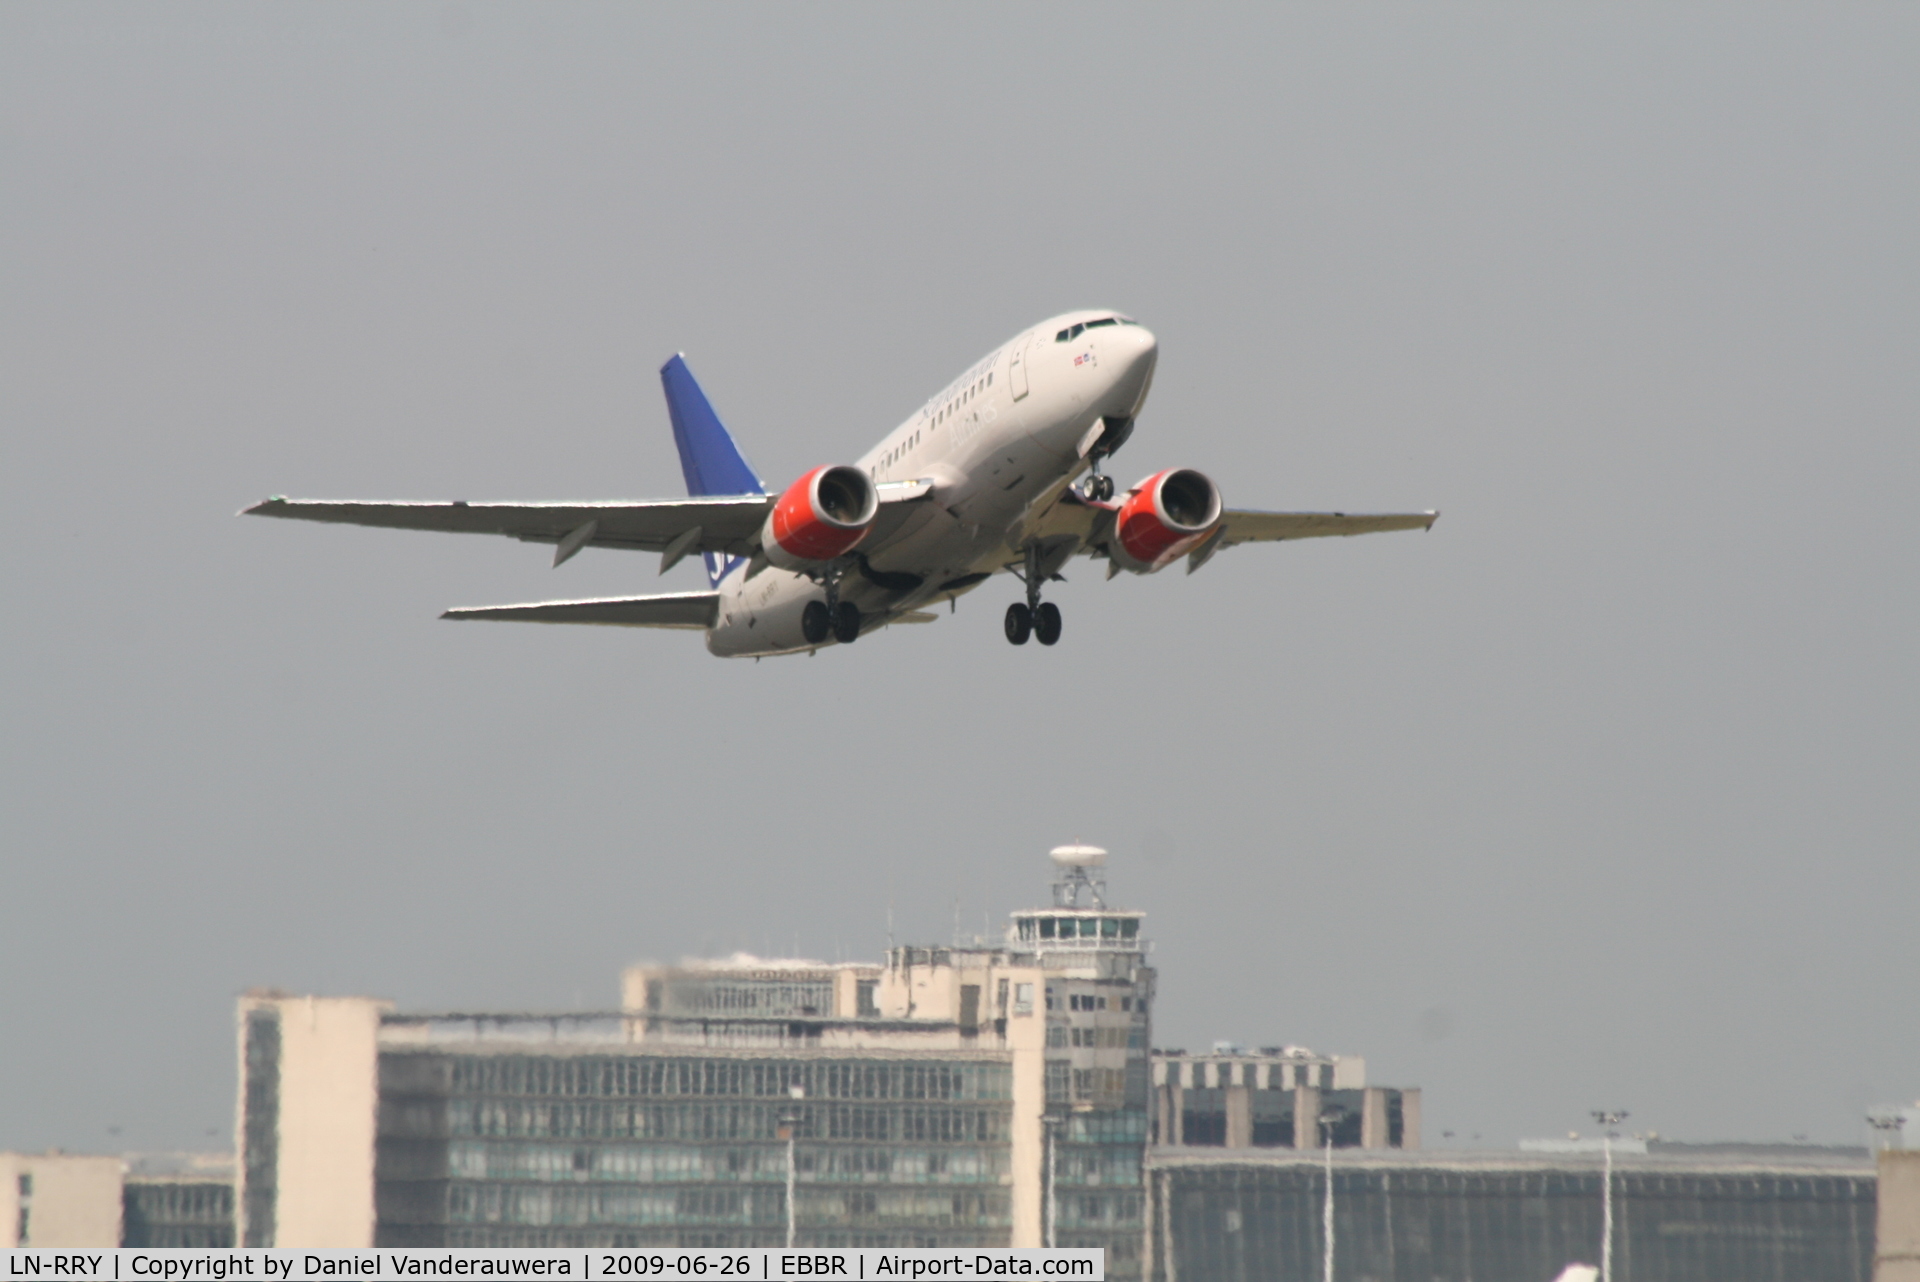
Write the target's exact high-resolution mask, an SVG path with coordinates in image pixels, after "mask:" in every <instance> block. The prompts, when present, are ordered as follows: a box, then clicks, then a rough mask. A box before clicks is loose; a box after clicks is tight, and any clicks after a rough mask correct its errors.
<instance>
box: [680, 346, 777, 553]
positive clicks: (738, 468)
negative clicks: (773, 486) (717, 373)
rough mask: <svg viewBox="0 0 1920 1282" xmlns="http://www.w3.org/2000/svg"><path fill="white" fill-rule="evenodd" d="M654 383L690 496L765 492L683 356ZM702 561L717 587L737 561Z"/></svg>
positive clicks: (765, 489) (763, 486) (751, 466)
mask: <svg viewBox="0 0 1920 1282" xmlns="http://www.w3.org/2000/svg"><path fill="white" fill-rule="evenodd" d="M660 385H661V386H662V387H664V388H665V389H666V392H667V414H668V415H669V416H670V417H671V418H672V419H673V443H674V444H675V445H676V446H678V447H679V449H680V471H681V472H682V473H683V474H684V475H685V476H686V478H687V493H688V494H691V495H693V496H694V497H696V498H698V497H702V496H705V495H710V494H765V493H766V492H767V487H766V486H765V485H763V484H761V481H760V478H759V476H758V475H756V474H755V473H754V470H753V465H752V464H751V463H748V462H747V460H746V457H745V456H744V455H742V454H741V453H740V447H739V446H738V445H735V444H734V443H733V437H732V436H731V435H729V434H728V432H727V429H726V427H725V425H723V424H722V423H721V422H720V416H719V415H718V414H715V413H714V412H713V405H712V404H711V403H710V402H709V401H708V400H707V394H706V393H705V392H703V391H701V390H700V384H699V383H697V382H695V381H694V377H693V371H692V370H690V369H688V368H687V360H686V357H684V356H675V357H674V358H673V359H672V360H670V361H668V362H667V363H666V364H665V365H662V366H661V367H660ZM703 555H704V556H705V557H706V560H707V580H708V582H709V583H711V584H712V585H713V586H715V587H718V586H719V584H720V580H721V579H724V578H725V577H727V572H728V571H730V570H732V569H733V567H734V566H736V565H738V564H739V563H740V561H741V560H742V559H743V558H741V557H737V556H735V557H730V556H725V555H722V554H721V553H718V552H707V553H704V554H703Z"/></svg>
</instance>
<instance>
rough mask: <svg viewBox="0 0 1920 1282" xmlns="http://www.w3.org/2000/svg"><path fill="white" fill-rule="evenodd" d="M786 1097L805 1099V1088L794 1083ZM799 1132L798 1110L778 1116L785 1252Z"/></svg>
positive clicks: (790, 1229)
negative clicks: (783, 1155) (783, 1146)
mask: <svg viewBox="0 0 1920 1282" xmlns="http://www.w3.org/2000/svg"><path fill="white" fill-rule="evenodd" d="M787 1096H788V1098H790V1099H796V1100H800V1099H805V1098H806V1097H807V1088H806V1087H804V1086H802V1085H801V1084H800V1083H798V1082H795V1083H794V1084H793V1085H791V1086H789V1087H787ZM799 1130H800V1110H799V1109H797V1108H790V1109H788V1110H787V1111H786V1112H784V1113H782V1114H781V1115H780V1138H781V1139H783V1140H785V1141H786V1142H787V1250H789V1251H791V1250H793V1235H794V1221H795V1213H794V1206H793V1185H794V1179H795V1166H794V1160H793V1143H794V1138H795V1136H796V1135H797V1134H798V1133H799Z"/></svg>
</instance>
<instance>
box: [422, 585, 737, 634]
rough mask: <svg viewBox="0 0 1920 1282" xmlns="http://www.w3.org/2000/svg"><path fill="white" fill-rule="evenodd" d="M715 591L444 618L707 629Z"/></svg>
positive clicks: (459, 612)
mask: <svg viewBox="0 0 1920 1282" xmlns="http://www.w3.org/2000/svg"><path fill="white" fill-rule="evenodd" d="M719 600H720V594H719V593H718V592H670V593H667V594H666V595H664V596H627V597H602V598H600V599H598V600H592V601H535V602H533V603H532V604H530V605H476V606H461V607H459V608H456V609H452V610H448V611H447V612H446V613H445V614H443V615H441V616H440V617H441V618H443V619H500V620H505V621H507V622H510V623H599V624H604V625H609V626H612V627H617V628H708V627H712V626H713V616H714V611H715V610H716V609H718V608H719V606H718V603H719Z"/></svg>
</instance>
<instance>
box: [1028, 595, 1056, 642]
mask: <svg viewBox="0 0 1920 1282" xmlns="http://www.w3.org/2000/svg"><path fill="white" fill-rule="evenodd" d="M1033 635H1034V639H1035V640H1037V641H1038V642H1039V643H1040V644H1041V645H1052V644H1053V643H1054V642H1055V641H1058V640H1059V639H1060V607H1059V606H1057V605H1055V604H1054V603H1053V602H1051V601H1042V602H1041V603H1040V608H1039V609H1038V610H1035V611H1034V612H1033Z"/></svg>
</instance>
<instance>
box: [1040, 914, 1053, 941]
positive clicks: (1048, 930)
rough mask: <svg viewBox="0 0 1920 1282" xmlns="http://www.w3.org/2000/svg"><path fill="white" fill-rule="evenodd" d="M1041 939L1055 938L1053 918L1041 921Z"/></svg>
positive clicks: (1043, 918) (1044, 918)
mask: <svg viewBox="0 0 1920 1282" xmlns="http://www.w3.org/2000/svg"><path fill="white" fill-rule="evenodd" d="M1040 938H1042V939H1052V938H1053V918H1051V917H1042V918H1041V919H1040Z"/></svg>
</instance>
